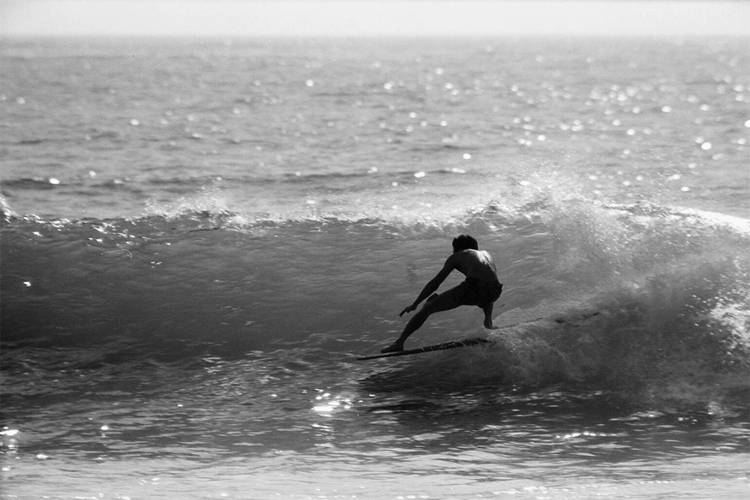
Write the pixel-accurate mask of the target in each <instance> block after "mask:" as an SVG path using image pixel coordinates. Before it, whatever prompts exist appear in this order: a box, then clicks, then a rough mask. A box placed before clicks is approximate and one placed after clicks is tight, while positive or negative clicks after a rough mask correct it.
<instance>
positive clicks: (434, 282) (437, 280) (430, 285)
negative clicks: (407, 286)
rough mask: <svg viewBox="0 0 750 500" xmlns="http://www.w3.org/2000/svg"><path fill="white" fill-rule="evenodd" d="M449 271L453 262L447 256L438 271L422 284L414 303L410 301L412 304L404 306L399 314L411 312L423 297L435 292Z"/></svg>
mask: <svg viewBox="0 0 750 500" xmlns="http://www.w3.org/2000/svg"><path fill="white" fill-rule="evenodd" d="M451 271H453V264H452V263H451V259H450V258H449V259H448V260H446V261H445V265H444V266H443V268H442V269H441V270H440V272H439V273H437V274H436V275H435V277H434V278H432V279H431V280H430V281H428V282H427V284H426V285H425V286H424V288H423V289H422V291H421V292H420V294H419V296H418V297H417V300H415V301H414V303H412V305H410V306H407V307H406V308H404V310H403V311H401V314H399V316H403V315H404V314H406V313H409V312H412V311H413V310H415V309H416V308H417V307H418V306H419V304H420V303H421V302H422V301H423V300H424V299H426V298H427V297H429V296H430V295H432V294H433V293H435V291H436V290H437V289H438V288H439V287H440V285H441V284H442V283H443V281H445V278H447V277H448V275H449V274H450V273H451Z"/></svg>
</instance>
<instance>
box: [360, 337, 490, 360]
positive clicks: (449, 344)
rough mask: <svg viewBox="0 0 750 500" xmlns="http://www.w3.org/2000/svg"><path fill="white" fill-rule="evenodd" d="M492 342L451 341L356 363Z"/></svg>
mask: <svg viewBox="0 0 750 500" xmlns="http://www.w3.org/2000/svg"><path fill="white" fill-rule="evenodd" d="M491 343H492V341H491V340H488V339H486V338H483V337H473V338H469V339H461V340H451V341H450V342H443V343H442V344H435V345H428V346H425V347H417V348H416V349H406V350H403V351H396V352H388V353H385V354H377V355H375V356H364V357H362V358H357V361H364V360H367V359H378V358H393V357H396V356H408V355H409V354H421V353H423V352H432V351H444V350H445V349H455V348H457V347H466V346H470V345H477V344H491Z"/></svg>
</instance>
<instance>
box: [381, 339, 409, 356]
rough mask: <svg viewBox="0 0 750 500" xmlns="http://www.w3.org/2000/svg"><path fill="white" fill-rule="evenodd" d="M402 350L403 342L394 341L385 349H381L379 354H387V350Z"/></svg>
mask: <svg viewBox="0 0 750 500" xmlns="http://www.w3.org/2000/svg"><path fill="white" fill-rule="evenodd" d="M403 350H404V344H399V343H398V342H395V343H393V344H391V345H389V346H388V347H386V348H385V349H382V350H381V351H380V352H381V354H388V353H389V352H399V351H403Z"/></svg>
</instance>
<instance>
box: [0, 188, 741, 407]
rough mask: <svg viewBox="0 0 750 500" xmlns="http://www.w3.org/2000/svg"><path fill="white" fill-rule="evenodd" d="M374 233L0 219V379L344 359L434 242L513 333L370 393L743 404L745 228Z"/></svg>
mask: <svg viewBox="0 0 750 500" xmlns="http://www.w3.org/2000/svg"><path fill="white" fill-rule="evenodd" d="M6 208H7V207H6ZM382 215H383V214H381V213H377V214H373V215H372V216H370V217H346V216H336V215H330V214H328V215H316V216H311V215H309V214H308V215H307V216H302V215H300V216H295V217H285V218H259V217H251V216H249V215H245V214H242V213H238V212H232V211H230V210H212V209H206V208H202V207H195V206H192V207H182V208H181V209H179V210H177V211H170V212H165V213H162V214H154V215H149V216H146V217H141V218H134V219H124V218H114V219H108V220H101V219H83V220H67V219H56V220H44V219H40V218H35V217H19V216H16V215H14V214H12V213H11V212H10V211H9V210H6V209H5V208H4V217H3V220H2V242H3V244H2V247H0V249H1V251H2V260H1V262H2V282H1V283H0V286H1V287H2V304H3V307H2V309H1V310H0V315H1V319H2V331H3V336H2V344H3V360H4V363H3V365H4V367H3V369H4V370H7V371H9V372H10V373H13V372H15V371H23V370H27V369H28V363H26V362H24V361H22V360H23V359H24V356H17V355H16V354H18V353H21V352H26V353H28V352H30V351H33V352H38V353H49V352H56V353H61V352H69V351H70V352H77V353H79V354H77V355H76V356H75V359H76V360H77V361H75V363H78V364H79V365H86V366H91V365H92V363H93V364H97V363H108V364H112V363H114V364H117V363H126V362H128V363H131V362H132V360H133V359H151V360H156V361H158V362H160V363H185V362H192V361H195V360H200V359H204V358H206V357H212V356H219V357H224V358H241V357H243V356H246V355H248V354H249V353H265V355H267V356H274V353H279V352H287V351H289V350H294V351H295V352H298V353H299V354H300V357H301V358H310V357H312V358H314V359H316V360H318V361H319V362H330V360H331V359H341V358H344V359H349V358H351V359H352V360H353V359H354V357H355V356H356V355H358V354H359V355H361V354H363V353H365V352H372V351H375V350H377V349H379V348H380V347H382V346H383V345H385V344H386V343H387V342H389V341H390V340H391V339H392V338H393V337H394V336H395V335H397V333H398V332H399V331H400V329H401V328H402V327H403V321H402V320H400V319H399V318H398V316H397V312H398V311H399V310H400V309H401V308H402V307H403V305H404V304H407V303H410V302H411V301H412V300H413V298H414V297H415V296H416V294H417V293H418V292H419V291H420V289H421V287H422V286H423V285H424V283H425V282H426V281H427V280H429V278H431V277H432V275H433V274H434V273H435V272H436V271H437V270H438V269H439V267H440V265H441V264H442V261H443V259H444V258H445V257H446V256H447V255H448V253H449V251H450V239H451V238H452V237H453V236H455V235H456V234H458V233H470V234H473V235H474V236H475V237H477V239H478V240H479V241H480V245H481V247H482V248H485V249H488V250H490V252H491V253H492V254H493V255H494V256H495V260H496V261H497V263H498V269H499V274H500V276H501V280H502V281H503V282H504V284H505V291H504V293H503V296H502V297H501V299H500V300H499V301H498V305H497V308H496V318H495V322H496V324H499V325H500V326H502V325H510V324H515V326H512V327H507V328H503V329H501V330H498V331H497V332H494V333H490V338H491V339H492V340H493V341H494V343H493V344H492V345H490V346H489V347H484V348H466V349H462V350H458V351H453V352H450V353H438V354H432V355H429V356H421V357H418V358H412V359H411V360H408V361H399V362H398V363H395V364H393V365H392V366H390V367H389V368H387V369H385V371H381V372H380V373H379V374H378V377H380V379H379V382H380V383H381V386H382V385H384V386H387V385H388V384H387V381H388V380H402V381H403V380H412V381H417V382H418V383H420V384H427V385H430V384H435V383H437V382H435V380H436V379H439V380H440V382H439V383H441V384H446V383H447V384H451V383H454V384H456V385H459V386H464V385H466V384H487V383H489V384H497V385H500V386H503V387H527V388H529V387H537V388H538V387H553V386H555V385H558V384H563V385H564V386H568V387H581V386H586V387H592V388H600V389H606V390H613V391H618V392H620V393H622V394H631V393H632V394H636V393H637V394H638V398H639V400H641V401H645V400H650V399H659V400H660V401H661V402H662V404H672V403H674V404H686V402H687V404H693V403H695V402H701V403H708V402H710V401H714V400H722V399H727V398H728V399H732V400H736V399H737V398H738V397H739V396H738V395H739V394H746V390H747V388H748V386H749V385H750V384H748V382H747V381H748V377H747V375H748V374H749V373H750V335H749V334H748V325H749V324H750V307H749V306H748V304H750V262H749V261H748V255H750V252H748V247H749V246H750V221H747V220H744V219H737V218H733V217H727V216H723V215H720V214H712V213H707V212H700V211H695V210H684V209H676V208H673V207H664V206H658V205H648V204H635V205H597V204H593V203H591V202H589V201H587V200H583V199H578V200H575V199H569V198H568V199H565V200H556V199H554V198H550V197H547V198H537V199H534V200H527V201H525V202H524V203H522V204H519V205H515V206H507V205H503V204H500V203H497V202H493V203H489V204H487V205H484V206H481V207H478V208H475V209H472V210H468V211H465V212H464V213H463V214H461V215H460V216H456V217H451V218H444V219H438V220H435V219H425V218H417V219H414V218H406V217H403V216H399V215H397V214H395V213H394V214H390V215H389V216H385V217H384V216H382ZM457 279H458V277H456V280H457ZM454 281H455V280H454ZM456 282H457V281H456ZM452 284H453V282H451V283H446V285H447V286H451V285H452ZM480 317H481V314H480V313H479V312H478V311H473V310H469V309H465V310H464V309H461V310H457V311H452V312H450V313H443V314H440V315H435V316H433V317H432V318H430V320H429V321H428V324H427V325H425V327H423V329H422V330H420V331H419V332H417V333H416V334H415V335H414V336H413V337H412V338H411V339H410V340H409V342H410V343H413V344H414V345H417V344H431V343H437V342H440V341H444V340H450V339H454V338H459V337H464V336H476V335H478V334H483V332H484V330H483V329H482V328H481V326H480V325H481V321H480V319H481V318H480ZM529 320H533V321H529ZM81 351H85V352H87V353H89V354H88V355H86V356H81V355H80V352H81ZM43 358H44V359H45V360H47V362H48V361H49V360H48V357H47V356H46V355H45V356H43ZM60 359H64V360H65V361H64V363H67V364H66V365H65V366H67V367H70V364H71V363H72V361H71V358H69V357H65V356H62V357H61V358H60ZM325 360H329V361H325ZM59 363H63V361H59V362H58V364H57V365H55V364H54V363H53V364H52V365H51V366H49V367H48V369H49V370H52V371H54V370H55V369H59V368H60V364H59ZM436 373H440V377H436ZM383 379H385V381H386V383H385V384H383Z"/></svg>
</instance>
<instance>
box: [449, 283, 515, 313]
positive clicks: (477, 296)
mask: <svg viewBox="0 0 750 500" xmlns="http://www.w3.org/2000/svg"><path fill="white" fill-rule="evenodd" d="M450 293H451V295H452V296H453V300H455V301H456V302H457V303H458V304H460V305H462V306H478V307H485V306H488V305H490V304H492V303H493V302H495V301H496V300H497V299H498V298H500V294H501V293H503V284H502V283H499V282H497V281H482V280H479V279H476V278H466V280H465V281H464V282H463V283H461V284H460V285H458V286H457V287H455V288H453V289H451V290H450Z"/></svg>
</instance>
